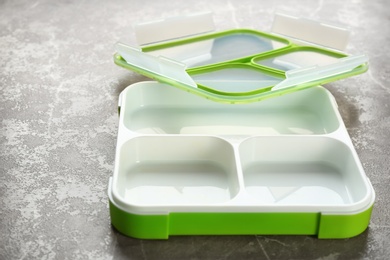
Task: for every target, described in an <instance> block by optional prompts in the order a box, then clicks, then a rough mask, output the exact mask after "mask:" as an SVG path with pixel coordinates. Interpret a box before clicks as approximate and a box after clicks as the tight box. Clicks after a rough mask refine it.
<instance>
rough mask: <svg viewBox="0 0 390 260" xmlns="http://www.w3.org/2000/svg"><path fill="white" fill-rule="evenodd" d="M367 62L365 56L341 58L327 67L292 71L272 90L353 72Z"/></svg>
mask: <svg viewBox="0 0 390 260" xmlns="http://www.w3.org/2000/svg"><path fill="white" fill-rule="evenodd" d="M366 62H368V57H367V56H366V55H364V54H363V55H355V56H349V57H345V58H341V59H339V60H338V61H336V62H335V63H332V64H329V65H325V66H312V67H307V68H299V69H295V70H290V71H287V72H286V79H285V80H283V81H282V82H280V83H279V84H277V85H275V86H274V87H273V88H272V90H273V91H274V90H279V89H285V88H288V87H293V86H297V85H301V84H304V83H308V82H314V81H316V80H321V79H325V78H328V77H332V76H336V75H339V74H342V73H345V72H348V71H351V70H353V69H354V68H356V67H358V66H360V65H363V64H364V63H366Z"/></svg>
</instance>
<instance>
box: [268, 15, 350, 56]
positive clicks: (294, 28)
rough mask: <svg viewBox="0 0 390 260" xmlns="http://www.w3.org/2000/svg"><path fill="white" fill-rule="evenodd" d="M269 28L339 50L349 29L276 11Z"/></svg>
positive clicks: (342, 47) (345, 43) (346, 40)
mask: <svg viewBox="0 0 390 260" xmlns="http://www.w3.org/2000/svg"><path fill="white" fill-rule="evenodd" d="M271 30H272V32H273V33H276V34H280V35H284V36H287V37H291V38H295V39H298V40H301V41H305V42H309V43H314V44H317V45H322V46H325V47H329V48H332V49H337V50H341V51H343V50H345V48H346V47H347V44H348V39H349V31H348V30H347V29H345V28H341V27H336V26H333V25H329V24H325V23H320V22H317V21H313V20H309V19H306V18H298V17H294V16H290V15H285V14H278V13H277V14H275V18H274V22H273V24H272V29H271Z"/></svg>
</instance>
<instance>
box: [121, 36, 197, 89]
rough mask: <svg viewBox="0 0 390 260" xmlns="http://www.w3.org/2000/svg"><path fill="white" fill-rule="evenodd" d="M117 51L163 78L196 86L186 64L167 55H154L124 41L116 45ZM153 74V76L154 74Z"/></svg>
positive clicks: (138, 65) (131, 63) (123, 56)
mask: <svg viewBox="0 0 390 260" xmlns="http://www.w3.org/2000/svg"><path fill="white" fill-rule="evenodd" d="M115 48H116V51H117V52H118V53H119V54H120V55H121V56H122V58H123V59H125V61H126V62H127V63H128V64H130V65H132V66H134V67H137V68H139V69H142V70H144V71H146V72H149V73H150V74H152V75H157V76H160V77H161V79H169V80H173V81H176V82H179V83H181V84H184V85H187V86H190V87H193V88H196V87H197V85H196V83H195V81H193V79H192V78H191V77H190V75H188V73H187V72H186V65H185V64H184V63H181V62H177V61H174V60H171V59H168V58H166V57H154V56H152V55H150V54H147V53H144V52H142V51H141V50H140V49H138V48H135V47H131V46H128V45H126V44H123V43H120V42H119V43H117V44H116V45H115ZM152 75H151V76H152Z"/></svg>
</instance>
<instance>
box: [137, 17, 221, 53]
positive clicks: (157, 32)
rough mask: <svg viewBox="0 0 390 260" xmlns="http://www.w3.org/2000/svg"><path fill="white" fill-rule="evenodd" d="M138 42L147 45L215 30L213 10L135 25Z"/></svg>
mask: <svg viewBox="0 0 390 260" xmlns="http://www.w3.org/2000/svg"><path fill="white" fill-rule="evenodd" d="M134 30H135V35H136V37H137V43H138V44H139V45H145V44H150V43H155V42H162V41H167V40H172V39H177V38H182V37H186V36H190V35H196V34H201V33H206V32H210V31H214V30H215V25H214V21H213V16H212V13H211V12H206V13H198V14H192V15H183V16H178V17H171V18H166V19H161V20H158V21H151V22H146V23H138V24H136V25H134Z"/></svg>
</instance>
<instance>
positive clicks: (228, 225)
mask: <svg viewBox="0 0 390 260" xmlns="http://www.w3.org/2000/svg"><path fill="white" fill-rule="evenodd" d="M371 211H372V207H370V208H369V209H367V210H365V211H363V212H360V213H357V214H351V215H327V214H325V215H324V214H321V213H310V212H309V213H299V212H297V213H289V212H278V213H274V212H264V213H193V212H192V213H170V214H169V215H137V214H131V213H128V212H126V211H123V210H121V209H119V208H118V207H116V206H115V205H114V204H113V203H112V202H111V201H110V215H111V223H112V225H113V226H114V227H115V228H116V229H117V230H118V231H119V232H120V233H122V234H124V235H126V236H130V237H134V238H141V239H168V238H169V236H170V235H255V234H257V235H318V238H328V239H329V238H332V239H340V238H348V237H353V236H356V235H359V234H360V233H362V232H363V231H364V230H365V229H366V228H367V226H368V223H369V221H370V217H371Z"/></svg>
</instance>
